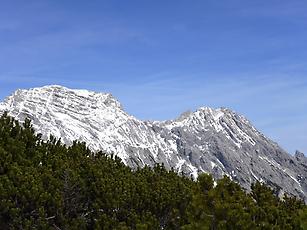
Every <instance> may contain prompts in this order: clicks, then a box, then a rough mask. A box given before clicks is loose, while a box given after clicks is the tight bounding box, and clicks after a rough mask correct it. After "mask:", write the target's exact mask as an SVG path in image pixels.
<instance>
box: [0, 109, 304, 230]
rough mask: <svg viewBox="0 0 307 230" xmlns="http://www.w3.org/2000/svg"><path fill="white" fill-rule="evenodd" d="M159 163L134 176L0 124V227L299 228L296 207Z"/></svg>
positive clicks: (76, 146) (270, 194)
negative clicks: (192, 176) (180, 173)
mask: <svg viewBox="0 0 307 230" xmlns="http://www.w3.org/2000/svg"><path fill="white" fill-rule="evenodd" d="M274 194H275V193H274V191H273V190H272V189H271V188H269V187H267V186H265V185H264V184H261V183H259V182H257V183H255V184H253V185H252V187H251V192H246V191H245V190H244V189H242V188H241V187H240V185H238V184H237V183H235V182H233V181H231V180H230V179H229V178H228V177H224V178H222V179H220V180H218V181H216V183H215V181H214V180H213V178H212V176H211V175H208V174H202V175H200V176H199V177H198V179H197V180H196V181H194V180H193V179H191V178H189V177H185V176H182V175H178V174H177V173H176V172H175V171H173V170H170V171H168V170H166V169H165V168H164V167H163V165H156V166H155V167H153V168H150V167H144V168H139V169H136V170H132V169H131V168H129V167H127V166H125V165H124V164H123V163H122V162H121V160H120V159H119V158H118V157H116V156H115V155H107V154H105V153H103V152H97V153H93V152H91V151H90V150H89V149H88V148H87V146H86V144H85V143H80V142H74V143H73V144H72V145H71V146H66V145H64V144H62V143H61V140H58V139H56V138H54V137H52V136H51V137H50V138H49V140H43V139H42V138H41V135H40V134H36V133H35V131H34V129H33V127H32V125H31V122H30V120H26V121H25V122H24V123H23V124H20V123H19V122H18V121H16V120H15V119H13V118H12V117H9V116H8V115H7V114H6V113H5V114H4V115H2V116H1V118H0V229H186V230H188V229H307V208H306V205H305V204H304V202H303V201H301V200H299V199H297V198H295V197H291V196H287V195H285V196H284V197H283V198H282V199H280V198H278V197H277V196H275V195H274Z"/></svg>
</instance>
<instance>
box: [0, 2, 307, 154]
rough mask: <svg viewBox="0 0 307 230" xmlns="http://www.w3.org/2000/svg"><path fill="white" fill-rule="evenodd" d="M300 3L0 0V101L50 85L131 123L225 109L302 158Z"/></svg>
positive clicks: (304, 37)
mask: <svg viewBox="0 0 307 230" xmlns="http://www.w3.org/2000/svg"><path fill="white" fill-rule="evenodd" d="M306 12H307V2H306V1H303V0H301V1H298V0H291V1H282V0H258V1H254V0H244V1H243V0H224V1H216V0H202V1H198V0H195V1H188V0H185V1H183V0H176V1H175V0H173V1H168V0H163V1H160V0H156V1H146V0H142V1H141V0H138V1H136V0H131V1H119V0H113V1H103V0H100V1H95V0H91V1H77V0H74V1H72V0H61V1H60V0H52V1H51V0H49V1H48V0H36V1H33V0H27V1H24V0H20V1H18V0H2V1H1V8H0V99H1V100H3V99H4V98H5V96H7V95H9V94H10V93H12V92H13V91H14V90H15V89H17V88H30V87H37V86H42V85H48V84H60V85H64V86H67V87H72V88H86V89H90V90H95V91H102V92H111V93H112V94H113V95H114V96H115V97H117V98H118V99H119V100H120V101H121V103H122V104H123V106H124V108H125V110H126V111H127V112H129V113H131V114H133V115H134V116H136V117H138V118H141V119H156V120H164V119H172V118H175V117H177V116H178V115H179V114H180V113H181V112H183V111H186V110H195V109H196V108H197V107H199V106H212V107H229V108H231V109H234V110H235V111H237V112H239V113H240V114H243V115H245V116H246V117H247V118H248V119H249V120H251V121H252V123H253V124H254V125H255V126H256V127H257V128H258V129H259V130H260V131H262V132H263V133H264V134H265V135H266V136H268V137H270V138H271V139H273V140H274V141H276V142H278V143H279V144H280V145H281V146H282V147H284V148H285V149H286V150H288V151H289V152H290V153H293V152H294V151H295V150H296V149H299V150H301V151H303V152H305V153H307V132H306V130H307V65H306V64H307V13H306Z"/></svg>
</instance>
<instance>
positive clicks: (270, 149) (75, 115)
mask: <svg viewBox="0 0 307 230" xmlns="http://www.w3.org/2000/svg"><path fill="white" fill-rule="evenodd" d="M4 111H8V113H9V115H11V116H13V117H15V118H17V119H18V120H20V121H23V120H24V119H25V118H26V117H28V118H30V119H31V120H32V122H33V126H34V128H35V129H36V130H37V132H40V133H42V134H43V137H44V138H47V137H48V136H49V135H50V134H52V135H53V136H55V137H57V138H61V139H62V141H63V142H65V143H66V144H71V143H72V141H74V140H80V141H85V142H86V143H87V144H88V145H89V147H90V148H91V149H93V150H94V151H95V150H104V151H106V152H108V153H115V154H117V155H118V156H119V157H120V158H121V159H122V160H123V162H124V163H125V164H127V165H129V166H131V167H138V166H140V167H142V166H144V165H145V164H147V165H154V164H155V163H163V164H164V165H165V166H166V167H167V168H174V169H175V170H177V171H179V172H183V173H185V174H187V175H192V176H194V177H196V176H197V174H199V173H201V172H209V173H212V174H213V175H214V176H215V177H216V178H220V177H222V176H223V175H225V174H226V175H228V176H230V177H231V178H233V179H234V180H236V181H238V182H239V183H241V185H243V186H244V187H245V188H249V186H250V184H251V183H252V182H254V181H256V180H260V181H264V182H266V183H268V184H271V185H273V186H275V187H280V188H282V189H283V190H285V191H286V192H289V193H292V194H295V195H299V196H301V197H306V194H307V193H306V191H307V184H306V175H307V171H306V166H305V164H304V163H302V162H305V161H303V160H300V161H298V160H297V158H295V157H292V156H290V155H289V154H287V153H286V152H285V151H283V150H282V149H281V148H280V147H279V146H278V145H277V144H276V143H274V142H272V141H271V140H269V139H268V138H266V137H265V136H264V135H262V134H261V133H260V132H259V131H257V130H256V129H255V128H254V127H253V126H252V125H251V124H250V122H249V121H248V120H247V119H246V118H244V117H243V116H240V115H238V114H236V113H235V112H233V111H231V110H229V109H225V108H219V109H211V108H207V107H202V108H199V109H198V110H197V111H195V112H189V113H185V114H183V115H182V116H180V117H179V118H178V119H176V120H171V121H164V122H158V121H153V122H151V121H141V120H138V119H136V118H135V117H133V116H130V115H129V114H127V113H126V112H125V111H124V110H123V109H122V106H121V104H120V103H119V102H118V101H117V100H116V99H115V98H114V97H113V96H112V95H110V94H106V93H96V92H91V91H87V90H72V89H68V88H65V87H62V86H56V85H54V86H45V87H42V88H33V89H30V90H17V91H16V92H15V93H14V94H13V95H11V96H9V97H8V98H6V99H5V101H4V102H2V103H0V113H3V112H4Z"/></svg>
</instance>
